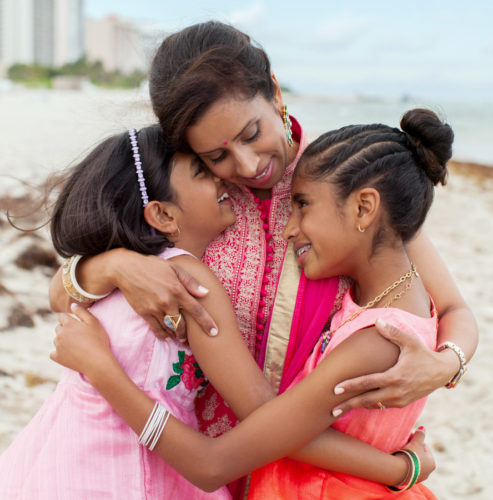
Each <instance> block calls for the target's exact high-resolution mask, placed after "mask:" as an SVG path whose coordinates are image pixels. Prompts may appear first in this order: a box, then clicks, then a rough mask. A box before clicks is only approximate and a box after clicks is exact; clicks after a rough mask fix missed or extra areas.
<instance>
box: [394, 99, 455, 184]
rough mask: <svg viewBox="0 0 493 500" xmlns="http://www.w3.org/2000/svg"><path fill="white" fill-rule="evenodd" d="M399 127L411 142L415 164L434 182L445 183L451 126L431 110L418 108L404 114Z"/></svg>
mask: <svg viewBox="0 0 493 500" xmlns="http://www.w3.org/2000/svg"><path fill="white" fill-rule="evenodd" d="M401 129H402V131H403V132H404V133H405V134H406V136H407V138H408V139H409V142H410V143H411V146H412V149H413V153H414V154H415V157H416V160H417V161H418V164H419V165H420V166H421V167H422V168H423V170H424V171H425V172H426V175H427V176H428V177H429V178H430V180H431V181H432V182H433V184H434V185H437V184H438V183H439V182H440V183H442V184H445V182H446V178H447V162H448V160H450V158H451V157H452V142H453V140H454V132H453V130H452V129H451V128H450V126H449V125H448V124H446V123H443V122H441V121H440V119H439V118H438V116H437V115H436V114H435V113H433V111H430V110H428V109H419V108H418V109H411V110H410V111H408V112H407V113H405V114H404V116H403V117H402V119H401Z"/></svg>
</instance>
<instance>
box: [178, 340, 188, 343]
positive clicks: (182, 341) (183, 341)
mask: <svg viewBox="0 0 493 500" xmlns="http://www.w3.org/2000/svg"><path fill="white" fill-rule="evenodd" d="M178 340H179V341H180V342H181V343H182V344H184V343H185V342H186V341H187V339H178Z"/></svg>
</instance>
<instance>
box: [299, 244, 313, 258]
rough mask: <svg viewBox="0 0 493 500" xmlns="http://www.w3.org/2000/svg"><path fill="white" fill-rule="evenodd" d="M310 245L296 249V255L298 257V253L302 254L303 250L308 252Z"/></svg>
mask: <svg viewBox="0 0 493 500" xmlns="http://www.w3.org/2000/svg"><path fill="white" fill-rule="evenodd" d="M311 247H312V246H311V245H305V246H303V247H301V248H298V250H296V257H299V256H300V255H303V254H304V253H305V252H308V250H310V248H311Z"/></svg>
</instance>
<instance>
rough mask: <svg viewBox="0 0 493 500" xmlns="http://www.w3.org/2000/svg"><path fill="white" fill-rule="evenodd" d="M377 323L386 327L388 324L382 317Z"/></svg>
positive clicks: (381, 326)
mask: <svg viewBox="0 0 493 500" xmlns="http://www.w3.org/2000/svg"><path fill="white" fill-rule="evenodd" d="M375 324H376V325H377V326H379V327H380V328H385V327H386V326H387V323H385V321H384V320H383V319H382V318H378V319H377V321H376V322H375Z"/></svg>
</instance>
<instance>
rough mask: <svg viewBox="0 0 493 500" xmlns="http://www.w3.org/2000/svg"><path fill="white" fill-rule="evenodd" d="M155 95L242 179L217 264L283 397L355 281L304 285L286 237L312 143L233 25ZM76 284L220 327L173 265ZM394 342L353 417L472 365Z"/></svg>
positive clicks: (446, 297)
mask: <svg viewBox="0 0 493 500" xmlns="http://www.w3.org/2000/svg"><path fill="white" fill-rule="evenodd" d="M150 91H151V100H152V104H153V108H154V111H155V113H156V115H157V117H158V118H159V121H160V124H161V127H162V128H163V130H164V131H165V134H166V136H167V137H170V138H171V139H172V142H173V144H174V145H176V147H177V148H179V149H180V150H184V151H189V150H190V149H191V150H193V151H194V152H195V153H197V154H199V156H200V157H201V158H202V159H203V161H204V162H205V163H206V165H207V166H208V167H209V168H210V169H211V170H212V171H213V172H214V173H215V174H216V175H217V176H218V177H220V178H223V179H224V180H226V181H227V182H228V183H229V184H228V190H229V192H230V197H231V200H232V202H233V205H234V210H235V213H236V214H237V221H236V223H235V224H234V225H233V226H232V227H231V228H228V230H227V231H225V232H224V233H223V234H222V235H221V236H220V237H219V238H217V239H216V240H215V241H214V242H213V243H212V244H211V245H210V246H209V247H208V249H207V251H206V253H205V255H204V261H205V262H206V263H207V264H208V265H209V266H210V267H211V268H212V269H213V270H214V272H215V273H216V274H217V276H218V277H219V279H220V280H221V282H222V283H223V285H224V286H225V288H226V290H227V292H228V294H229V296H230V298H231V300H232V302H233V307H234V309H235V312H236V314H237V317H238V321H239V324H240V329H241V332H242V335H243V338H244V340H245V342H246V344H247V346H248V348H249V350H250V352H251V354H252V355H253V356H254V357H255V359H256V360H257V361H258V363H259V365H260V366H261V367H262V368H263V369H264V372H265V374H266V376H267V377H268V379H269V381H270V382H271V385H272V387H273V388H274V390H275V391H276V392H277V391H281V392H282V391H283V390H285V389H286V387H288V385H289V384H290V383H291V382H292V380H293V378H294V377H295V376H296V374H297V373H298V371H299V369H300V368H301V367H302V366H303V363H304V361H305V359H306V358H307V356H308V355H309V354H310V352H311V351H312V349H313V346H314V345H315V343H316V341H317V339H318V336H319V334H320V331H321V329H322V328H323V327H324V325H325V323H326V322H327V320H328V318H329V317H330V316H331V315H332V314H333V313H334V311H335V310H336V309H337V307H338V306H340V301H341V299H342V296H343V294H344V291H345V289H346V288H347V281H346V280H344V279H339V278H328V279H325V280H320V281H311V280H307V279H306V277H305V276H304V275H303V274H301V276H300V272H299V269H298V266H297V264H296V262H295V259H294V258H293V257H292V255H291V253H290V252H286V243H285V242H284V241H283V239H282V230H283V228H284V226H285V223H286V221H287V218H288V215H289V211H290V208H289V207H290V205H289V193H290V184H291V179H292V174H293V171H294V168H295V166H296V163H297V162H298V160H299V158H300V156H301V154H302V152H303V150H304V149H305V147H306V145H307V140H306V135H305V134H304V132H303V129H302V128H301V126H300V125H299V124H298V122H297V121H296V120H295V119H294V118H293V117H292V116H289V114H288V113H287V111H286V109H285V108H284V101H283V96H282V94H281V90H280V86H279V84H278V82H277V80H276V79H275V78H274V76H273V75H272V73H271V68H270V63H269V59H268V57H267V55H266V54H265V52H264V51H263V50H262V49H261V48H260V47H258V46H257V45H255V44H254V43H253V42H252V41H251V40H250V38H249V37H248V36H247V35H245V34H244V33H241V32H240V31H238V30H236V29H235V28H233V27H231V26H227V25H225V24H222V23H219V22H214V21H211V22H207V23H202V24H198V25H194V26H191V27H189V28H186V29H184V30H182V31H180V32H178V33H175V34H174V35H171V36H170V37H168V38H166V39H165V40H164V42H163V43H162V45H161V47H160V48H159V49H158V51H157V53H156V55H155V58H154V61H153V63H152V66H151V71H150ZM291 143H292V144H291ZM407 248H408V252H409V254H410V255H411V256H412V259H413V261H414V262H415V263H416V265H417V266H418V268H420V269H421V270H423V271H426V272H423V276H424V280H425V285H426V288H427V289H428V290H429V291H430V293H431V295H432V296H433V298H434V301H435V303H436V305H437V308H438V310H439V311H440V312H441V314H440V324H439V325H440V327H439V343H440V344H441V345H448V344H447V342H452V343H453V345H454V346H460V348H462V350H461V351H460V352H462V353H463V354H464V355H465V357H464V359H467V360H468V359H470V357H471V356H472V355H473V353H474V350H475V348H476V345H477V329H476V325H475V322H474V318H473V316H472V313H471V311H470V310H469V308H468V307H467V305H466V304H465V303H464V301H463V299H462V297H461V296H460V293H459V292H458V290H457V288H456V286H455V284H454V282H453V279H452V278H451V276H450V274H449V273H448V271H447V269H446V268H445V266H444V264H443V262H442V261H441V259H440V257H439V256H438V255H437V252H436V251H435V249H434V248H433V246H432V245H431V243H430V242H429V241H428V240H427V238H426V236H425V235H424V234H422V233H420V234H419V235H417V237H416V238H414V239H413V240H412V241H410V242H409V243H408V244H407ZM123 270H124V272H123ZM60 274H61V273H60ZM60 274H58V275H57V276H55V277H54V279H53V281H52V284H51V301H52V305H53V307H54V308H55V310H68V308H69V304H70V301H71V300H72V298H71V297H70V296H69V295H68V294H67V293H66V291H65V290H64V288H63V286H62V280H61V279H60ZM74 274H75V272H74ZM76 274H77V277H78V280H79V282H80V283H81V285H82V288H83V289H84V290H88V291H89V292H91V293H93V294H103V293H107V292H108V291H110V290H112V289H113V288H114V287H117V288H119V289H120V290H122V291H123V293H124V294H125V296H126V297H127V300H128V301H129V302H130V304H132V306H133V307H134V308H135V310H136V311H137V312H139V313H140V314H141V315H142V316H143V317H144V318H145V319H146V320H147V321H148V322H149V324H150V325H151V328H152V329H153V330H154V331H155V333H156V334H158V335H160V336H167V335H169V334H170V333H171V330H170V329H169V328H166V326H165V323H164V321H163V319H164V318H165V317H176V315H177V314H178V313H179V311H180V310H186V311H189V312H190V313H191V314H192V315H193V316H194V318H195V319H196V320H197V321H198V323H199V324H200V325H201V326H202V327H203V328H204V330H205V331H206V332H209V331H212V332H216V331H217V324H216V323H215V322H214V321H213V319H212V317H211V316H210V314H208V312H207V311H206V310H205V309H204V308H203V307H202V306H201V304H200V303H199V301H197V300H195V298H194V296H195V297H202V296H203V295H204V293H206V291H204V290H203V289H201V288H200V287H199V282H198V281H197V280H196V279H195V278H194V277H192V276H190V275H189V274H188V273H186V272H184V271H183V270H181V269H180V268H178V267H177V266H172V265H171V264H170V263H168V262H163V261H161V260H160V261H158V260H157V259H156V260H152V261H151V260H150V259H147V260H144V259H143V258H142V256H139V255H138V254H135V253H131V252H128V251H122V250H116V251H111V252H107V253H105V254H103V255H100V256H97V257H94V258H91V259H88V258H85V259H83V260H82V261H80V263H79V265H78V266H77V273H76ZM202 285H203V284H202ZM169 324H170V325H171V326H173V324H172V323H169ZM184 329H185V323H184V322H183V321H182V322H180V323H179V324H178V325H177V335H178V336H179V337H180V338H182V337H183V335H184ZM382 333H383V334H384V335H385V336H386V337H392V338H393V339H394V340H395V341H396V342H397V344H398V345H399V346H401V347H402V346H403V347H405V349H403V353H402V356H401V357H400V359H399V362H398V364H397V365H396V367H395V368H392V370H390V371H388V372H386V373H384V374H377V375H373V376H365V377H363V378H362V379H358V380H356V381H350V382H345V383H343V384H341V385H340V388H342V389H345V390H346V391H353V390H356V391H357V392H359V391H361V390H363V389H366V390H367V392H365V393H364V394H363V395H361V396H358V397H355V398H351V399H350V400H348V401H347V402H345V403H343V404H341V406H339V407H338V408H339V409H342V410H343V411H347V410H349V409H351V408H355V407H359V406H364V407H366V408H375V407H376V406H377V402H378V401H384V403H385V405H387V406H396V407H399V406H403V405H405V404H407V403H409V402H411V401H413V400H416V399H419V398H420V397H422V396H424V395H427V394H429V393H430V392H432V391H433V390H435V389H437V388H438V387H441V386H443V385H445V384H448V383H449V382H452V381H453V380H457V378H456V375H458V374H459V372H460V370H459V371H458V356H457V355H456V353H455V352H454V351H453V350H452V349H448V348H447V349H445V350H443V351H441V352H435V351H433V350H430V349H428V348H427V347H426V346H424V345H423V344H422V343H420V342H416V339H415V338H414V336H412V335H409V334H407V335H406V333H404V331H401V330H396V329H390V327H388V328H384V329H383V330H382ZM451 345H452V344H451ZM372 389H373V390H372ZM196 406H197V415H198V418H199V424H200V427H201V430H202V431H203V432H204V433H206V434H207V435H210V436H217V435H220V434H221V433H222V432H224V431H225V430H228V429H229V428H231V427H232V426H233V425H234V424H235V422H236V419H235V417H234V415H233V413H232V412H231V410H230V408H228V406H227V405H226V404H224V402H223V401H222V398H221V397H220V395H218V394H217V392H216V391H215V390H214V388H213V387H212V384H210V385H209V386H208V387H207V388H206V389H205V390H204V391H203V392H202V393H201V397H200V398H198V400H197V403H196ZM238 496H239V497H241V493H239V494H238Z"/></svg>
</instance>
